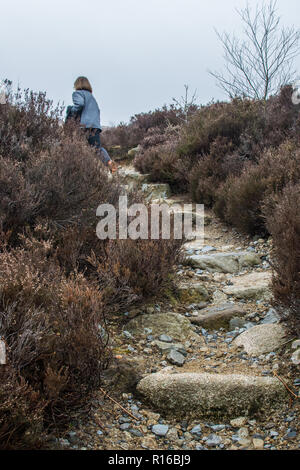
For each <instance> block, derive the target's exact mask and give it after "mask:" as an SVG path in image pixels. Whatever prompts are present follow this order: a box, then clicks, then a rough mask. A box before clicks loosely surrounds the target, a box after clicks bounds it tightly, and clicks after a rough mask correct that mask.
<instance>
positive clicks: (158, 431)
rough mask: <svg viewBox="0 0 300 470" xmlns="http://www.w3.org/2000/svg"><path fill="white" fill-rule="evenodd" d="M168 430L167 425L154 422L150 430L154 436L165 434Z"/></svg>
mask: <svg viewBox="0 0 300 470" xmlns="http://www.w3.org/2000/svg"><path fill="white" fill-rule="evenodd" d="M168 430H169V426H167V425H165V424H155V425H154V426H152V432H153V434H155V435H156V436H165V435H166V434H167V432H168Z"/></svg>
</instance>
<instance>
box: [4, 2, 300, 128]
mask: <svg viewBox="0 0 300 470" xmlns="http://www.w3.org/2000/svg"><path fill="white" fill-rule="evenodd" d="M265 1H267V0H265ZM245 3H246V2H245V0H226V1H222V0H105V1H102V0H81V1H79V0H9V1H7V0H0V51H1V56H0V79H4V78H9V79H11V80H13V82H14V84H17V83H19V84H20V85H21V87H22V88H27V87H29V88H31V89H33V90H35V91H38V90H42V91H46V92H47V95H48V96H49V97H50V98H51V99H53V100H54V101H55V102H58V101H63V102H64V103H65V104H66V105H67V104H70V102H71V96H72V91H73V83H74V80H75V78H76V77H77V76H78V75H85V76H87V77H88V78H89V79H90V81H91V83H92V86H93V89H94V94H95V97H96V98H97V100H98V102H99V105H100V108H101V114H102V124H104V125H108V124H112V123H114V124H117V123H119V122H120V121H125V122H126V121H128V120H129V118H130V116H132V115H134V114H135V113H139V112H146V111H149V110H153V109H155V108H156V107H161V106H162V105H164V104H170V103H171V102H172V97H177V98H179V97H180V95H181V94H182V93H183V91H184V88H183V87H184V84H185V83H186V84H188V85H189V87H190V90H191V91H193V90H195V89H197V95H198V102H199V103H202V104H205V103H207V102H208V101H210V100H212V99H213V98H214V99H222V98H224V94H223V93H222V91H221V90H219V89H218V88H217V86H216V84H215V81H214V79H212V78H211V77H210V76H209V74H208V69H212V70H215V69H220V68H221V67H222V64H223V60H222V48H221V45H220V43H219V42H218V39H217V37H216V34H215V31H214V28H217V29H218V30H219V31H221V32H222V31H223V30H226V31H233V32H236V33H240V20H239V17H238V16H237V14H236V12H235V7H238V8H240V7H243V6H245ZM252 3H253V5H254V4H255V3H256V2H255V1H254V0H253V1H252V0H251V1H250V4H252ZM278 11H279V13H280V15H281V16H282V21H283V23H284V24H285V25H287V26H289V25H292V24H294V23H295V22H298V24H297V26H298V25H299V18H300V3H299V0H278ZM296 66H297V69H298V70H299V72H300V59H299V58H297V60H296Z"/></svg>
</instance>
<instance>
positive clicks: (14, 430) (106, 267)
mask: <svg viewBox="0 0 300 470" xmlns="http://www.w3.org/2000/svg"><path fill="white" fill-rule="evenodd" d="M26 96H28V100H27V101H26V99H27V98H26V99H25V104H24V103H23V102H22V100H21V98H20V101H17V100H15V101H14V103H12V102H11V103H9V104H8V105H4V106H3V107H0V108H1V119H2V120H0V122H1V123H2V124H3V123H4V124H5V125H6V124H7V123H8V124H9V123H10V120H11V127H10V128H9V132H8V130H7V134H6V137H5V139H4V143H3V142H1V145H2V147H1V154H0V196H1V197H0V240H1V246H0V337H1V338H3V339H4V341H5V342H6V344H7V352H8V361H7V365H6V366H5V369H2V370H1V380H2V381H1V384H0V397H1V403H0V446H1V447H2V448H32V447H34V446H39V445H42V444H41V443H40V441H41V438H42V437H43V433H44V432H45V431H46V430H47V429H48V428H50V429H51V428H53V426H62V425H64V424H66V423H67V422H68V421H69V420H70V419H72V417H73V415H74V413H76V414H78V413H81V412H86V411H87V410H88V408H89V404H90V397H91V396H92V393H93V391H94V390H95V389H97V387H98V386H99V383H100V374H101V371H102V369H103V368H104V367H106V366H107V365H108V362H109V357H110V351H109V348H108V347H107V344H106V338H107V335H104V334H103V333H104V330H107V328H106V323H105V315H109V314H111V313H112V312H115V313H116V312H120V311H122V309H127V308H128V306H129V305H131V304H132V303H134V302H137V301H143V300H144V299H145V298H147V297H150V296H152V295H154V294H157V293H159V292H160V291H161V290H162V289H164V288H165V286H166V285H169V283H170V281H171V274H172V272H173V267H174V264H175V263H176V260H177V259H178V256H179V250H180V245H181V241H172V240H171V241H169V240H162V239H159V240H155V241H153V242H152V241H148V240H137V241H133V240H121V241H120V240H115V241H108V240H99V239H98V238H97V236H96V225H97V222H98V220H97V218H96V209H97V207H98V205H99V204H101V203H110V204H113V205H114V206H117V203H118V198H119V196H120V194H121V193H123V189H122V187H121V186H120V184H119V181H118V177H117V176H114V178H113V179H110V178H109V177H108V172H107V170H106V169H105V167H104V166H103V164H102V163H101V162H100V161H99V159H98V158H97V156H96V153H95V150H94V149H92V148H91V147H90V146H88V145H87V143H86V137H85V136H84V134H83V133H82V131H80V130H79V129H77V128H76V123H75V122H69V123H68V124H67V125H66V126H64V127H61V126H60V125H59V123H58V117H57V115H56V114H55V113H54V114H52V108H51V106H50V104H49V106H50V107H48V104H46V103H44V105H43V102H44V101H45V97H44V96H43V95H41V94H39V95H35V94H28V95H26ZM38 97H39V98H38ZM35 100H36V101H35ZM32 103H33V104H32ZM14 119H15V120H14ZM29 121H32V122H29ZM48 123H50V124H49V126H50V127H49V129H48V130H45V128H47V126H48ZM4 124H3V128H4V127H5V125H4ZM39 126H41V129H40V128H39ZM8 127H9V126H8ZM35 127H37V128H35ZM40 130H42V133H45V139H44V141H42V140H41V137H42V134H41V132H40ZM47 132H48V134H47ZM3 135H4V134H3ZM26 136H27V138H28V139H27V140H26ZM24 139H25V140H24ZM22 141H23V142H25V147H24V146H22ZM13 142H15V143H16V145H12V143H13ZM22 152H23V153H22ZM133 202H142V199H141V195H140V194H137V193H129V194H128V204H129V205H130V204H132V203H133ZM108 333H109V332H108Z"/></svg>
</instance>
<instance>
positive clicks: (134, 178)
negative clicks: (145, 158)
mask: <svg viewBox="0 0 300 470" xmlns="http://www.w3.org/2000/svg"><path fill="white" fill-rule="evenodd" d="M118 174H119V176H120V177H121V178H124V179H125V180H126V182H127V184H129V185H132V184H133V183H135V184H142V183H146V182H147V181H148V176H149V175H143V174H142V173H140V172H139V171H136V170H135V169H134V168H133V167H123V168H121V169H120V170H119V171H118Z"/></svg>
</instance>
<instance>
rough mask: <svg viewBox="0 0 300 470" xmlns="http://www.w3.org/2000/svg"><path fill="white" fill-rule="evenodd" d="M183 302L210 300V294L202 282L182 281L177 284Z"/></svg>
mask: <svg viewBox="0 0 300 470" xmlns="http://www.w3.org/2000/svg"><path fill="white" fill-rule="evenodd" d="M177 290H178V292H179V298H180V300H181V302H189V303H199V302H201V301H202V302H205V301H206V300H209V298H210V295H209V293H208V291H207V289H206V288H205V287H204V285H203V283H202V282H195V281H194V282H181V283H180V284H179V285H178V286H177Z"/></svg>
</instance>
